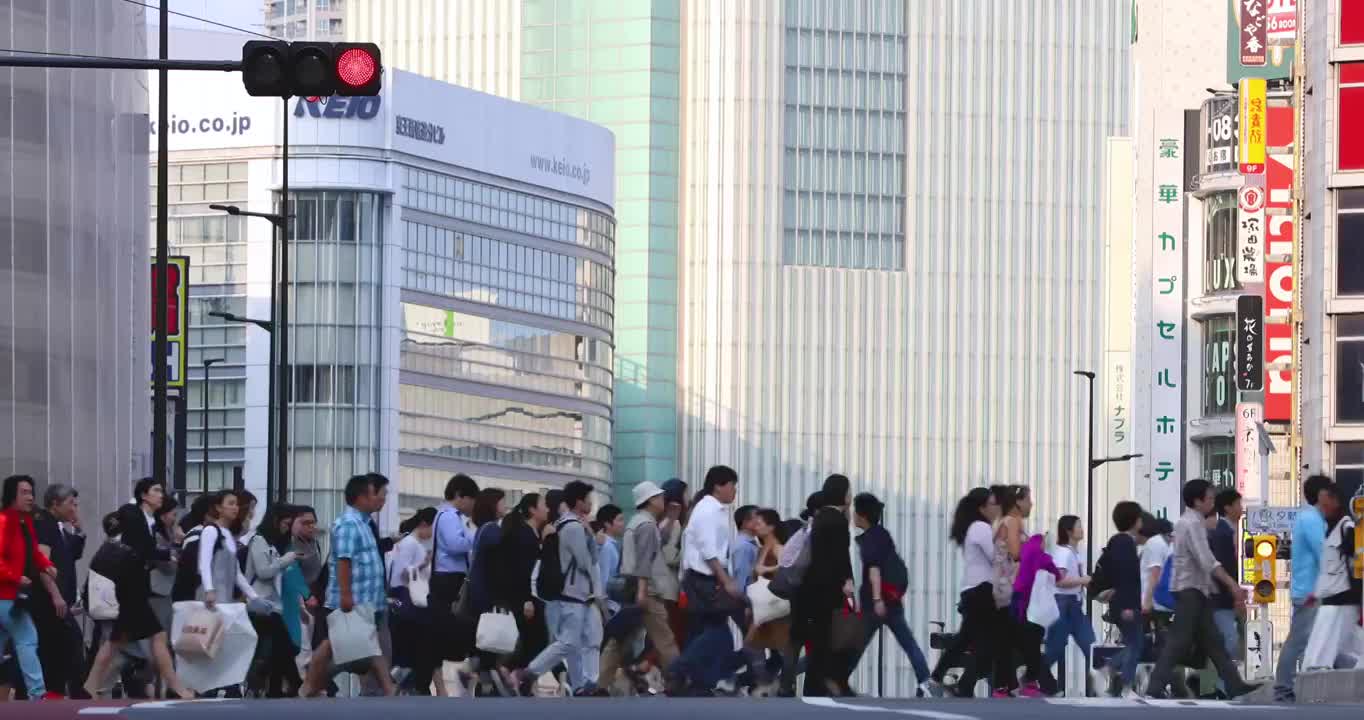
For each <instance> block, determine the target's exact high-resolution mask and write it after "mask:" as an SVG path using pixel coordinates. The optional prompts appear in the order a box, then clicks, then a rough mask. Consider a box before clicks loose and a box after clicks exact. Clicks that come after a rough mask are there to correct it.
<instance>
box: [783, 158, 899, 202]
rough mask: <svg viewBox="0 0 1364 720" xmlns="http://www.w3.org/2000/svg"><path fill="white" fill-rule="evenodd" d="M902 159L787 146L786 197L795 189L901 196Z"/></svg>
mask: <svg viewBox="0 0 1364 720" xmlns="http://www.w3.org/2000/svg"><path fill="white" fill-rule="evenodd" d="M904 171H905V156H904V155H902V154H899V153H861V152H859V153H853V152H847V151H844V152H836V151H828V150H823V149H805V148H801V149H797V147H795V146H787V148H786V150H785V152H784V153H783V154H782V172H783V175H784V177H785V178H786V190H787V192H788V194H789V193H790V192H791V191H795V190H809V191H814V192H831V193H852V194H855V195H864V194H868V193H869V194H872V195H889V196H894V197H897V198H898V197H902V196H903V194H904V178H905V172H904Z"/></svg>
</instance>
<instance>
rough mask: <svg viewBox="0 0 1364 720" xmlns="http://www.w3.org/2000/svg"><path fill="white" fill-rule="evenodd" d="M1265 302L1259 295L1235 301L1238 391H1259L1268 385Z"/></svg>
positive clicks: (1243, 296)
mask: <svg viewBox="0 0 1364 720" xmlns="http://www.w3.org/2000/svg"><path fill="white" fill-rule="evenodd" d="M1264 316H1265V303H1264V298H1262V297H1260V296H1259V295H1242V296H1241V297H1238V298H1236V389H1237V390H1240V391H1241V392H1259V391H1260V390H1263V389H1264V385H1265V360H1264V358H1265V355H1264V350H1265V328H1264V324H1265V317H1264Z"/></svg>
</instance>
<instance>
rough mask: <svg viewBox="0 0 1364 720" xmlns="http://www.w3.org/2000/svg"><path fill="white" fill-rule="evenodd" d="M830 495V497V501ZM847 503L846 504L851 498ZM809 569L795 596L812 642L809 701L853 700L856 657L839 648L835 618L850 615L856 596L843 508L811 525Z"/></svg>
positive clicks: (826, 509)
mask: <svg viewBox="0 0 1364 720" xmlns="http://www.w3.org/2000/svg"><path fill="white" fill-rule="evenodd" d="M829 497H830V496H825V502H829V501H830V500H829ZM842 502H844V503H846V502H847V499H846V493H845V497H844V498H843V500H842ZM806 542H808V543H809V545H810V568H809V570H807V571H806V573H805V579H804V581H803V582H801V585H800V588H799V589H798V590H797V591H796V596H797V598H798V603H796V605H798V606H799V608H800V615H798V616H795V622H797V623H802V622H803V623H804V624H805V637H806V638H808V640H809V642H810V667H809V670H808V671H807V672H806V678H805V680H806V681H805V695H806V696H808V697H821V696H827V697H850V696H852V695H853V691H852V688H851V687H849V685H848V676H849V675H850V674H851V664H850V660H851V653H848V652H844V651H839V650H835V649H834V637H833V635H834V623H835V615H836V614H838V613H842V612H848V611H849V605H851V603H852V596H853V570H852V557H851V556H850V555H849V553H848V549H849V547H850V546H851V545H852V536H851V534H850V533H849V532H848V516H847V514H846V512H845V510H844V509H843V507H842V506H837V505H831V506H828V507H824V508H822V509H821V510H820V511H819V512H817V513H815V517H814V519H813V520H812V521H811V523H810V537H809V539H808V540H807V541H806Z"/></svg>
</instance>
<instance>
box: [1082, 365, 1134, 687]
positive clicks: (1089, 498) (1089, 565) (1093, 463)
mask: <svg viewBox="0 0 1364 720" xmlns="http://www.w3.org/2000/svg"><path fill="white" fill-rule="evenodd" d="M1074 374H1076V375H1079V376H1080V377H1082V378H1084V379H1086V380H1088V381H1089V453H1088V455H1087V459H1088V463H1087V464H1088V465H1089V481H1088V486H1087V490H1088V493H1087V494H1086V496H1085V574H1086V575H1093V574H1094V471H1095V470H1098V469H1099V468H1101V467H1103V466H1104V465H1107V464H1108V463H1111V462H1127V461H1128V460H1134V459H1136V458H1139V457H1141V455H1140V454H1136V455H1132V454H1128V455H1119V456H1117V457H1107V458H1096V457H1094V378H1095V375H1094V372H1093V371H1092V370H1076V371H1075V373H1074ZM1085 615H1087V616H1089V617H1090V618H1093V617H1094V598H1093V596H1091V595H1090V594H1089V593H1088V592H1086V593H1085ZM1091 652H1093V650H1092V649H1091ZM1092 665H1093V658H1092V657H1089V658H1085V670H1086V672H1085V695H1091V694H1093V690H1092V688H1090V687H1089V684H1090V683H1089V672H1088V670H1089V669H1090V667H1091V666H1092Z"/></svg>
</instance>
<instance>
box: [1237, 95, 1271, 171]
mask: <svg viewBox="0 0 1364 720" xmlns="http://www.w3.org/2000/svg"><path fill="white" fill-rule="evenodd" d="M1236 98H1237V102H1238V103H1239V114H1240V118H1241V122H1240V144H1239V153H1238V155H1239V158H1240V164H1241V174H1242V175H1259V174H1261V173H1263V172H1264V171H1265V142H1266V135H1267V134H1268V131H1267V129H1266V128H1267V125H1268V122H1269V118H1268V102H1267V99H1266V83H1265V79H1264V78H1245V79H1244V80H1242V81H1241V83H1240V85H1239V86H1238V88H1237V93H1236Z"/></svg>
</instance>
